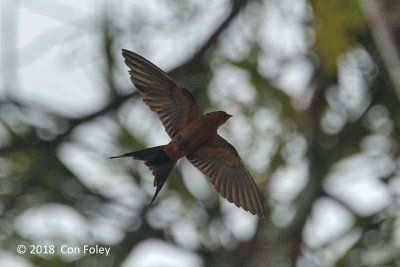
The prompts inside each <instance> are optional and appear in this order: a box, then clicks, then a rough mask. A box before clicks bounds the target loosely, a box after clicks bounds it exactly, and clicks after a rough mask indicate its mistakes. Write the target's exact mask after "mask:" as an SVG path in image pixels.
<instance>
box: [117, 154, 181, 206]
mask: <svg viewBox="0 0 400 267" xmlns="http://www.w3.org/2000/svg"><path fill="white" fill-rule="evenodd" d="M163 148H164V146H156V147H151V148H147V149H144V150H140V151H136V152H130V153H125V154H122V155H120V156H116V157H111V158H110V159H115V158H125V157H133V158H134V159H137V160H143V161H144V164H146V166H148V167H149V169H150V170H152V173H153V175H154V186H156V187H157V189H156V192H155V193H154V196H153V198H152V200H151V202H150V205H149V206H151V204H153V201H154V200H155V199H156V197H157V195H158V193H159V192H160V190H161V188H162V187H163V185H164V183H165V181H166V180H167V178H168V176H169V175H170V173H171V171H172V170H173V168H174V167H175V164H176V161H172V160H171V159H170V158H169V157H168V155H167V153H166V152H165V151H164V149H163Z"/></svg>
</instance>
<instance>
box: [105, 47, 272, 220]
mask: <svg viewBox="0 0 400 267" xmlns="http://www.w3.org/2000/svg"><path fill="white" fill-rule="evenodd" d="M122 56H123V57H124V58H125V64H126V65H127V66H128V67H129V68H130V71H129V73H130V76H131V81H132V83H133V84H134V85H135V87H136V88H137V90H138V92H139V94H140V96H141V97H142V99H143V101H144V102H145V103H146V104H147V105H148V106H149V107H150V109H151V110H152V111H154V112H156V113H157V115H158V116H159V118H160V120H161V122H162V123H163V125H164V127H165V130H166V132H167V133H168V135H169V136H170V138H171V141H170V142H169V143H168V144H167V145H163V146H157V147H152V148H148V149H144V150H141V151H136V152H130V153H126V154H123V155H120V156H116V157H111V158H123V157H133V158H134V159H137V160H142V161H144V163H145V165H147V166H148V167H149V169H150V170H151V171H152V174H153V175H154V186H155V187H157V188H156V192H155V194H154V196H153V199H152V200H151V202H150V205H151V204H152V203H153V201H154V200H155V198H156V197H157V195H158V193H159V192H160V190H161V188H162V187H163V185H164V183H165V181H166V180H167V178H168V176H169V175H170V173H171V171H172V169H173V168H174V167H175V164H176V162H177V161H178V160H179V159H180V158H182V157H186V158H187V159H188V160H189V161H190V162H191V163H192V164H193V165H194V166H195V167H196V168H198V169H199V170H200V171H201V172H203V173H204V174H205V175H206V176H207V177H208V179H209V180H210V182H211V183H212V184H213V185H214V187H215V189H216V190H217V191H218V192H219V193H220V194H221V196H222V197H224V198H226V199H227V200H228V201H229V202H233V203H234V204H235V205H236V206H238V207H242V208H243V209H244V210H246V211H250V212H251V213H252V214H255V215H258V216H259V217H265V209H264V204H263V200H262V197H261V194H260V192H259V191H258V189H257V186H256V184H255V183H254V180H253V178H252V177H251V175H250V173H249V171H248V170H247V168H246V166H245V165H244V163H243V161H242V160H241V159H240V157H239V155H238V153H237V151H236V149H235V148H234V147H233V146H232V145H231V144H230V143H228V142H227V141H226V140H225V139H224V138H222V137H221V136H219V135H218V133H217V129H218V128H219V127H220V126H221V125H222V124H224V123H225V122H226V121H227V120H228V119H229V118H230V117H232V115H229V114H227V113H225V112H224V111H216V112H210V113H207V114H203V113H202V112H201V111H200V109H199V107H198V105H197V103H196V101H195V100H194V98H193V96H192V94H191V93H190V92H189V91H188V90H187V89H185V88H183V87H181V86H180V85H179V84H177V83H176V82H175V81H174V80H173V79H171V78H170V77H169V76H168V75H167V74H166V73H165V72H164V71H162V70H161V69H160V68H158V67H157V66H156V65H154V64H153V63H151V62H150V61H148V60H147V59H145V58H143V57H142V56H139V55H138V54H136V53H133V52H131V51H129V50H125V49H123V50H122Z"/></svg>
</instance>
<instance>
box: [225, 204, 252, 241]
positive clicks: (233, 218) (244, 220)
mask: <svg viewBox="0 0 400 267" xmlns="http://www.w3.org/2000/svg"><path fill="white" fill-rule="evenodd" d="M221 204H222V205H221V210H222V213H223V215H224V216H223V220H224V223H225V225H226V227H227V228H228V229H229V230H230V231H231V232H232V234H233V236H234V237H236V238H237V239H238V240H241V241H248V240H250V239H251V238H252V237H253V236H254V234H255V233H256V230H257V220H258V217H257V216H255V215H253V214H251V213H250V212H248V211H245V210H243V209H242V208H238V207H236V205H234V204H233V203H229V202H228V201H227V200H226V199H221Z"/></svg>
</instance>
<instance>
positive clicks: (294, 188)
mask: <svg viewBox="0 0 400 267" xmlns="http://www.w3.org/2000/svg"><path fill="white" fill-rule="evenodd" d="M307 179H308V163H307V161H306V160H304V159H303V160H300V161H298V162H296V164H290V165H286V166H281V167H279V168H278V169H277V170H276V171H275V172H274V173H273V174H272V175H271V178H270V183H269V189H268V191H269V196H270V197H271V199H272V200H277V201H279V202H282V203H289V202H291V201H293V200H294V198H295V197H296V196H297V195H298V193H300V191H301V190H302V189H303V188H304V186H305V185H306V183H307Z"/></svg>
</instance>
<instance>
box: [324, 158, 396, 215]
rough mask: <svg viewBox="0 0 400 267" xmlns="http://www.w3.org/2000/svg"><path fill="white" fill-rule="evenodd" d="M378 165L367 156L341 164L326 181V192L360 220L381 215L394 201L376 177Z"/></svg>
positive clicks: (350, 159) (347, 160)
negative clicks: (349, 209) (353, 212)
mask: <svg viewBox="0 0 400 267" xmlns="http://www.w3.org/2000/svg"><path fill="white" fill-rule="evenodd" d="M377 162H378V163H379V161H376V160H374V159H369V158H367V157H365V156H364V155H356V156H352V157H349V158H347V159H345V160H342V161H341V162H339V163H338V164H337V165H336V167H335V169H334V170H333V172H332V173H331V174H330V175H329V176H328V177H327V179H326V180H325V182H324V188H325V190H326V191H327V192H329V193H330V194H332V195H333V196H335V197H337V198H338V199H341V200H342V201H344V202H345V203H346V204H347V205H349V206H350V207H351V208H352V209H354V210H355V211H356V212H357V213H358V214H359V215H361V216H369V215H371V214H374V213H376V212H379V211H381V210H382V209H384V208H386V207H387V206H388V205H389V204H390V203H391V197H390V194H389V192H388V189H387V186H386V185H385V184H384V183H383V182H381V181H380V180H379V177H377V175H376V172H375V169H376V166H377V164H376V163H377Z"/></svg>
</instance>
